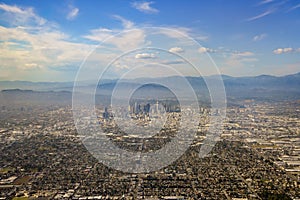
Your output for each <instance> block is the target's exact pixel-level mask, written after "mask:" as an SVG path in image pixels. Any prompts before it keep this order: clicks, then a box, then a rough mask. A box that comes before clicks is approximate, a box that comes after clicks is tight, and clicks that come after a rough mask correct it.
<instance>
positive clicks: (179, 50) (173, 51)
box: [169, 47, 184, 53]
mask: <svg viewBox="0 0 300 200" xmlns="http://www.w3.org/2000/svg"><path fill="white" fill-rule="evenodd" d="M169 51H170V52H171V53H182V52H184V50H183V49H182V48H180V47H172V48H171V49H169Z"/></svg>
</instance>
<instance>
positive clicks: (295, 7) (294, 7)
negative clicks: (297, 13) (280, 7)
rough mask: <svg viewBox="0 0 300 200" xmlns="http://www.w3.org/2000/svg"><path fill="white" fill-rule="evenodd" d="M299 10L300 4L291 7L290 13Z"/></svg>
mask: <svg viewBox="0 0 300 200" xmlns="http://www.w3.org/2000/svg"><path fill="white" fill-rule="evenodd" d="M298 8H300V3H299V4H297V5H295V6H293V7H291V8H290V9H289V10H288V11H293V10H295V9H298Z"/></svg>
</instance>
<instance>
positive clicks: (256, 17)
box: [247, 9, 275, 21]
mask: <svg viewBox="0 0 300 200" xmlns="http://www.w3.org/2000/svg"><path fill="white" fill-rule="evenodd" d="M273 12H275V9H270V10H267V11H265V12H263V13H261V14H259V15H256V16H254V17H250V18H248V19H247V21H254V20H257V19H260V18H263V17H265V16H267V15H270V14H272V13H273Z"/></svg>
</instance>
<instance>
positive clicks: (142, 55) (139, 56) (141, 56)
mask: <svg viewBox="0 0 300 200" xmlns="http://www.w3.org/2000/svg"><path fill="white" fill-rule="evenodd" d="M135 58H137V59H149V58H156V56H155V54H153V53H138V54H136V55H135Z"/></svg>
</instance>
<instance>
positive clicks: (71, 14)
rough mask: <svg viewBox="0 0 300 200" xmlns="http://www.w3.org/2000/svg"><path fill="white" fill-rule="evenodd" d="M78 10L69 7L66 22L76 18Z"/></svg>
mask: <svg viewBox="0 0 300 200" xmlns="http://www.w3.org/2000/svg"><path fill="white" fill-rule="evenodd" d="M78 13H79V8H74V7H70V11H69V13H68V15H67V20H73V19H75V18H76V17H77V16H78Z"/></svg>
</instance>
